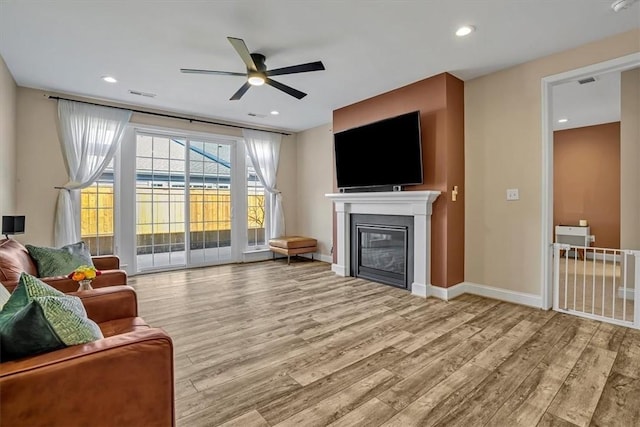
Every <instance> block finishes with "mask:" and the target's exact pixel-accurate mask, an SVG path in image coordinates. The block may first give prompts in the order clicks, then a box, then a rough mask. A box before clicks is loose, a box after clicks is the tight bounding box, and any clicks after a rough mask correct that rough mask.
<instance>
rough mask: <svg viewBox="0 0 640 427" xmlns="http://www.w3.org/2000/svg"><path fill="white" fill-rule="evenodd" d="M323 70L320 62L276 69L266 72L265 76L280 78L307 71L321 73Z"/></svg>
mask: <svg viewBox="0 0 640 427" xmlns="http://www.w3.org/2000/svg"><path fill="white" fill-rule="evenodd" d="M321 70H324V65H323V64H322V61H316V62H309V63H307V64H300V65H293V66H291V67H283V68H276V69H275V70H268V71H267V72H266V74H267V76H281V75H283V74H295V73H306V72H309V71H321Z"/></svg>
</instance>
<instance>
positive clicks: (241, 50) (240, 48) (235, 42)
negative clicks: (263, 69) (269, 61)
mask: <svg viewBox="0 0 640 427" xmlns="http://www.w3.org/2000/svg"><path fill="white" fill-rule="evenodd" d="M227 40H229V42H230V43H231V45H232V46H233V48H234V49H235V50H236V52H238V55H240V58H242V60H243V61H244V63H245V65H246V66H247V69H248V70H251V71H258V67H257V66H256V63H255V62H253V58H252V57H251V53H250V52H249V49H247V45H246V44H245V43H244V40H242V39H236V38H234V37H227Z"/></svg>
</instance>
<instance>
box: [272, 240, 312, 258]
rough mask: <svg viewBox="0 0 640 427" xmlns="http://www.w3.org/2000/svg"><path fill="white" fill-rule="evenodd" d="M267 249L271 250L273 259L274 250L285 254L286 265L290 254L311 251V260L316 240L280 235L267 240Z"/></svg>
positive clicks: (274, 255) (294, 254)
mask: <svg viewBox="0 0 640 427" xmlns="http://www.w3.org/2000/svg"><path fill="white" fill-rule="evenodd" d="M269 249H271V251H272V252H273V259H275V257H276V252H277V253H279V254H282V255H286V256H287V265H289V263H290V262H291V255H293V256H296V255H300V254H308V253H311V260H313V253H314V252H315V251H317V250H318V241H317V240H316V239H312V238H311V237H303V236H282V237H278V238H276V239H271V240H269Z"/></svg>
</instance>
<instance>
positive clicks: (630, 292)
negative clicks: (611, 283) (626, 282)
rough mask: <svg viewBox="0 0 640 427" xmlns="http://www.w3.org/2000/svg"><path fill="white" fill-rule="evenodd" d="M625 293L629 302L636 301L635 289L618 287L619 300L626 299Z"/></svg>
mask: <svg viewBox="0 0 640 427" xmlns="http://www.w3.org/2000/svg"><path fill="white" fill-rule="evenodd" d="M625 291H626V292H625ZM625 293H626V294H627V301H634V300H635V299H636V298H635V289H633V288H627V289H624V288H623V287H618V298H620V299H624V295H625Z"/></svg>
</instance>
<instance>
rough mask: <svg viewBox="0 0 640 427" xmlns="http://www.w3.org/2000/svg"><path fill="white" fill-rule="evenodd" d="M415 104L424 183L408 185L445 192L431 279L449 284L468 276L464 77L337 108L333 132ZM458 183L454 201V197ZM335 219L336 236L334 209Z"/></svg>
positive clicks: (435, 217) (436, 216) (437, 206)
mask: <svg viewBox="0 0 640 427" xmlns="http://www.w3.org/2000/svg"><path fill="white" fill-rule="evenodd" d="M415 110H419V111H420V126H421V131H422V157H423V159H422V160H423V165H424V173H423V175H424V183H423V184H421V185H413V186H407V187H406V188H405V189H406V190H407V191H417V190H438V191H441V192H442V194H441V195H440V196H439V197H438V199H437V200H436V201H435V203H434V205H433V214H432V217H431V284H432V285H435V286H440V287H449V286H453V285H455V284H458V283H460V282H463V281H464V199H465V197H464V82H462V81H461V80H459V79H458V78H456V77H454V76H452V75H451V74H449V73H442V74H438V75H436V76H433V77H430V78H427V79H424V80H421V81H418V82H416V83H412V84H410V85H407V86H404V87H401V88H399V89H395V90H393V91H391V92H387V93H384V94H381V95H378V96H375V97H373V98H369V99H366V100H364V101H361V102H358V103H355V104H352V105H349V106H346V107H343V108H340V109H337V110H334V112H333V132H334V133H336V132H340V131H342V130H346V129H350V128H353V127H356V126H362V125H365V124H367V123H371V122H374V121H377V120H381V119H385V118H388V117H393V116H397V115H399V114H403V113H408V112H410V111H415ZM334 168H335V166H334ZM454 185H457V186H458V198H457V201H456V202H453V201H452V200H451V190H452V189H453V186H454ZM334 190H335V191H337V187H336V186H335V170H334ZM333 224H334V226H333V240H334V241H335V240H336V227H335V213H334V223H333ZM334 262H335V254H334Z"/></svg>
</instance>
